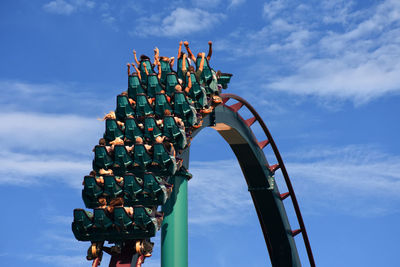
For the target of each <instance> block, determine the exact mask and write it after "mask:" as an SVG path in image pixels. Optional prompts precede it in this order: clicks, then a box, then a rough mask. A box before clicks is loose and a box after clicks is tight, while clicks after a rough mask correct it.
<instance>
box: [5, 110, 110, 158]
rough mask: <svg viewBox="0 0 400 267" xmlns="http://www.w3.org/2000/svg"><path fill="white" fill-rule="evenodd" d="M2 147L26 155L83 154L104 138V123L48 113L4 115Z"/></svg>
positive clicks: (93, 119)
mask: <svg viewBox="0 0 400 267" xmlns="http://www.w3.org/2000/svg"><path fill="white" fill-rule="evenodd" d="M2 114H3V116H4V117H3V125H7V127H1V128H0V140H1V141H0V144H1V146H2V148H3V150H4V149H13V150H18V151H21V150H23V151H26V152H29V153H31V152H39V153H42V152H46V153H49V152H51V153H55V152H58V153H60V152H69V153H76V154H82V153H85V151H84V150H83V149H87V148H88V146H90V144H91V145H92V146H94V145H95V144H97V141H98V139H99V138H100V137H102V136H101V135H102V131H103V129H104V122H101V121H98V120H97V119H96V118H95V117H93V118H87V117H81V116H77V115H68V114H65V115H58V114H44V113H20V112H10V113H7V112H3V113H2Z"/></svg>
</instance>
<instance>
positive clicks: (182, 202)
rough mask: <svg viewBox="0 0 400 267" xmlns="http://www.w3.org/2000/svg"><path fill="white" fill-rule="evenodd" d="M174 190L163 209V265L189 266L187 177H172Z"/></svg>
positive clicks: (164, 266)
mask: <svg viewBox="0 0 400 267" xmlns="http://www.w3.org/2000/svg"><path fill="white" fill-rule="evenodd" d="M170 179H171V183H172V184H173V185H174V188H173V191H172V194H171V196H170V197H169V199H168V200H167V202H166V203H165V205H164V206H163V208H162V210H163V212H164V220H163V224H162V228H161V267H188V200H187V179H186V177H183V176H179V175H177V176H173V177H171V178H170Z"/></svg>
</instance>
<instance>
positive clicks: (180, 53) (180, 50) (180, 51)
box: [178, 41, 182, 58]
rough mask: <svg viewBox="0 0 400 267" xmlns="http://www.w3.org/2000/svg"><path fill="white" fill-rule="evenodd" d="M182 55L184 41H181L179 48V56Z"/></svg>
mask: <svg viewBox="0 0 400 267" xmlns="http://www.w3.org/2000/svg"><path fill="white" fill-rule="evenodd" d="M181 56H182V41H180V42H179V48H178V58H180V57H181Z"/></svg>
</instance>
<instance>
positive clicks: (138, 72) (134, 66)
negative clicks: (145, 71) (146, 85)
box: [131, 63, 142, 80]
mask: <svg viewBox="0 0 400 267" xmlns="http://www.w3.org/2000/svg"><path fill="white" fill-rule="evenodd" d="M131 65H132V67H133V68H134V69H135V71H136V73H137V75H138V77H139V79H140V80H142V75H140V71H139V69H138V68H137V67H136V65H135V64H134V63H131Z"/></svg>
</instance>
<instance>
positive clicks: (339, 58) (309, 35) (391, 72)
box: [215, 0, 400, 105]
mask: <svg viewBox="0 0 400 267" xmlns="http://www.w3.org/2000/svg"><path fill="white" fill-rule="evenodd" d="M353 6H354V5H353V2H352V1H350V2H346V3H343V1H321V2H319V4H317V5H315V6H309V5H306V4H301V5H297V6H296V5H287V4H286V1H284V0H275V1H269V2H268V3H266V4H265V5H264V10H263V14H264V16H265V18H266V25H264V26H262V27H261V28H260V29H258V30H255V31H252V32H243V33H242V34H236V35H232V36H231V37H229V38H227V39H223V40H219V41H216V42H215V48H216V49H219V50H224V51H231V52H232V53H233V54H236V55H241V56H243V55H245V56H250V57H255V56H256V55H258V58H260V59H262V62H261V61H259V60H257V58H255V59H254V61H255V64H252V65H251V68H252V69H254V68H255V66H256V68H259V71H261V72H263V71H268V72H269V73H268V74H269V75H268V76H267V75H266V76H267V77H271V78H268V79H267V80H265V79H264V80H263V81H260V83H262V82H263V83H265V82H266V83H267V85H266V86H264V87H263V90H265V89H269V90H271V89H272V90H279V91H285V92H289V93H291V94H301V95H316V96H319V97H321V98H324V99H329V98H331V99H339V100H351V101H353V102H354V103H355V104H356V105H359V104H363V103H366V102H368V101H371V100H373V99H376V98H378V97H382V96H384V95H388V94H398V93H399V92H400V86H399V84H400V63H399V62H400V48H399V47H400V45H399V44H400V38H399V37H398V36H400V23H399V21H400V20H399V18H400V3H399V2H398V1H392V0H386V1H383V2H381V3H379V4H372V5H370V6H369V7H366V8H364V9H358V10H355V9H354V8H353ZM288 14H290V16H288ZM333 14H334V15H333ZM243 36H244V37H243ZM244 40H245V41H244ZM277 54H279V55H280V56H279V60H278V59H277V57H276V55H277ZM260 55H264V56H263V57H261V56H260ZM265 60H268V61H269V62H270V63H266V62H265ZM265 64H273V65H274V68H273V69H272V68H266V67H265ZM260 76H261V77H263V75H260V73H259V72H258V76H257V77H255V79H260V78H259V77H260Z"/></svg>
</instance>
